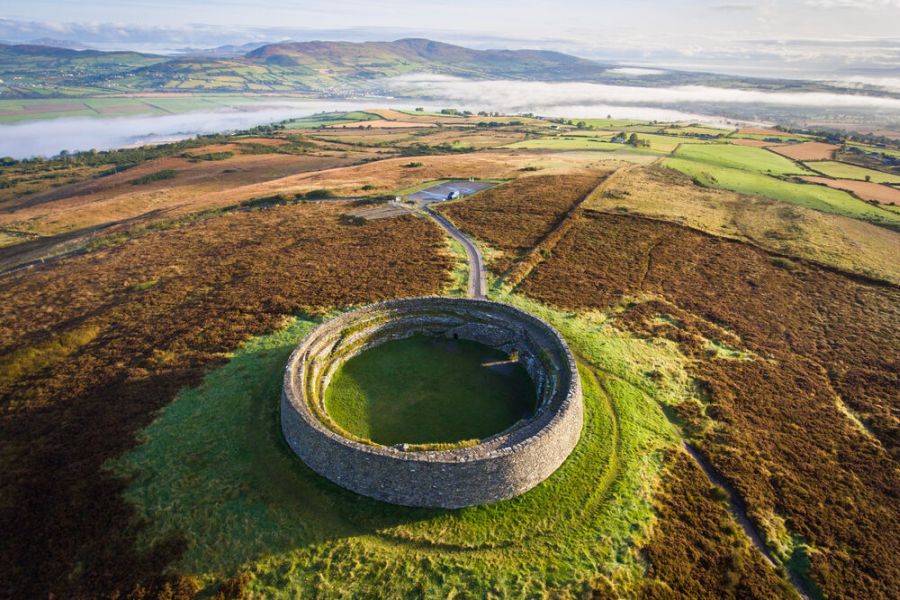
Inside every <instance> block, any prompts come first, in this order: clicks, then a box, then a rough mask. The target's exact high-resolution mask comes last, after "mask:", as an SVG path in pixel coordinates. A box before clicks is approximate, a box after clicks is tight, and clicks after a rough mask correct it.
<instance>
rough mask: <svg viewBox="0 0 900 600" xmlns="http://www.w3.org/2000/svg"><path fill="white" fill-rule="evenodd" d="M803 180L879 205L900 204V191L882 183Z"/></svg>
mask: <svg viewBox="0 0 900 600" xmlns="http://www.w3.org/2000/svg"><path fill="white" fill-rule="evenodd" d="M803 179H804V180H805V181H809V182H811V183H818V184H820V185H827V186H828V187H831V188H835V189H837V190H845V191H848V192H852V193H853V194H855V195H856V196H857V197H859V198H862V199H863V200H872V201H873V202H877V203H879V204H890V205H894V206H896V205H898V204H900V190H898V189H896V188H893V187H890V186H887V185H881V184H880V183H873V182H870V181H859V180H854V179H829V178H828V177H804V178H803Z"/></svg>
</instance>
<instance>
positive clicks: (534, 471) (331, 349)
mask: <svg viewBox="0 0 900 600" xmlns="http://www.w3.org/2000/svg"><path fill="white" fill-rule="evenodd" d="M416 334H425V335H438V336H447V337H455V338H458V339H465V340H472V341H476V342H480V343H483V344H486V345H489V346H492V347H494V348H498V349H501V350H503V351H505V352H508V353H512V352H513V351H515V352H516V353H517V355H518V360H519V361H520V362H521V363H522V364H523V366H524V367H525V369H526V370H527V371H528V373H529V375H530V376H531V379H532V381H533V382H534V384H535V389H536V392H537V399H538V404H537V408H536V410H535V412H534V414H533V415H532V416H531V417H529V418H528V419H523V420H521V421H519V422H518V423H516V424H515V425H513V426H512V427H510V428H509V429H507V430H505V431H502V432H500V433H498V434H496V435H494V436H491V437H490V438H487V439H484V440H481V441H480V443H479V444H477V445H474V446H468V447H462V448H454V449H450V450H416V451H411V450H409V449H407V448H406V447H404V446H402V445H400V446H392V447H386V446H380V445H377V444H374V443H373V442H370V441H368V440H362V439H354V438H353V436H352V435H350V434H348V433H346V432H344V431H342V430H341V428H340V427H339V426H338V425H337V424H336V423H334V422H333V421H332V420H331V419H330V417H329V416H328V414H327V413H326V411H325V408H324V397H325V393H324V392H325V389H326V388H327V387H328V383H329V382H330V380H331V377H332V375H333V374H334V373H335V371H336V370H337V368H338V367H339V366H340V365H341V364H343V363H344V362H346V361H347V360H349V359H350V358H352V357H353V356H355V355H357V354H359V353H361V352H364V351H365V350H367V349H369V348H372V347H374V346H377V345H379V344H382V343H384V342H387V341H389V340H394V339H402V338H405V337H410V336H412V335H416ZM582 424H583V408H582V398H581V382H580V380H579V377H578V370H577V368H576V365H575V360H574V358H573V357H572V353H571V351H570V350H569V348H568V346H567V345H566V343H565V341H564V340H563V339H562V337H561V336H560V335H559V333H557V332H556V330H554V329H553V328H552V327H550V325H548V324H547V323H545V322H544V321H542V320H540V319H538V318H536V317H534V316H532V315H530V314H528V313H526V312H524V311H522V310H519V309H517V308H514V307H512V306H509V305H507V304H502V303H498V302H492V301H488V300H479V299H468V298H466V299H463V298H444V297H426V298H409V299H403V300H391V301H388V302H382V303H379V304H373V305H370V306H366V307H364V308H360V309H358V310H355V311H352V312H349V313H345V314H343V315H341V316H339V317H336V318H334V319H332V320H330V321H327V322H326V323H323V324H322V325H320V326H319V327H317V328H316V329H314V330H313V331H312V332H310V333H309V334H308V335H307V336H306V337H305V338H304V339H303V340H302V341H301V342H300V344H299V345H298V346H297V348H296V349H295V350H294V352H293V354H292V355H291V357H290V359H289V360H288V364H287V367H286V370H285V376H284V388H283V393H282V398H281V427H282V431H283V433H284V437H285V439H286V440H287V442H288V444H289V445H290V447H291V448H292V449H293V451H294V452H295V453H296V454H297V455H298V456H299V457H300V458H301V459H302V460H303V461H304V462H305V463H306V464H307V465H308V466H309V467H310V468H312V469H313V470H314V471H316V472H317V473H319V474H320V475H322V476H324V477H326V478H328V479H330V480H331V481H333V482H334V483H336V484H338V485H340V486H343V487H345V488H347V489H349V490H352V491H354V492H357V493H359V494H363V495H365V496H370V497H373V498H377V499H378V500H382V501H385V502H391V503H394V504H402V505H406V506H428V507H440V508H460V507H464V506H472V505H476V504H485V503H489V502H496V501H499V500H505V499H508V498H512V497H514V496H517V495H519V494H521V493H523V492H526V491H527V490H529V489H531V488H532V487H534V486H536V485H537V484H539V483H540V482H541V481H543V480H544V479H546V478H547V477H549V476H550V475H551V474H552V473H553V472H554V471H555V470H556V469H557V468H559V466H560V465H561V464H562V463H563V461H565V459H566V457H568V455H569V454H570V453H571V451H572V449H573V448H574V447H575V445H576V444H577V443H578V439H579V438H580V436H581V429H582Z"/></svg>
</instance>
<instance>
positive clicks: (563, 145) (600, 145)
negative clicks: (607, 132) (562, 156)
mask: <svg viewBox="0 0 900 600" xmlns="http://www.w3.org/2000/svg"><path fill="white" fill-rule="evenodd" d="M504 148H522V149H529V150H599V151H603V152H615V151H618V152H631V153H637V154H656V155H661V154H665V153H664V152H660V151H658V150H653V149H652V148H635V147H633V146H629V145H628V144H614V143H612V142H607V141H604V140H602V139H598V138H593V137H562V138H559V137H545V138H540V139H535V140H525V141H523V142H516V143H514V144H509V145H508V146H504Z"/></svg>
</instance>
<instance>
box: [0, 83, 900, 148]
mask: <svg viewBox="0 0 900 600" xmlns="http://www.w3.org/2000/svg"><path fill="white" fill-rule="evenodd" d="M642 75H645V74H643V73H642ZM381 87H382V90H387V93H388V94H390V95H392V96H396V97H398V98H397V99H390V98H375V97H366V98H360V99H358V100H317V101H288V100H277V101H276V100H273V101H272V102H268V101H258V102H254V103H251V104H248V105H246V106H244V107H241V108H230V109H223V110H219V111H202V112H189V113H182V114H174V115H164V116H129V117H114V118H106V119H96V118H80V117H79V118H60V119H52V120H36V121H30V122H24V123H16V124H11V125H0V156H12V157H14V158H26V157H31V156H52V155H55V154H58V153H59V152H60V151H62V150H69V151H83V150H89V149H91V148H94V149H97V150H106V149H110V148H120V147H124V146H134V145H140V144H150V143H158V142H165V141H174V140H179V139H185V138H189V137H193V136H196V135H198V134H204V133H217V132H227V131H234V130H240V129H247V128H250V127H254V126H256V125H262V124H266V123H273V122H277V121H282V120H285V119H290V118H298V117H304V116H308V115H312V114H315V113H318V112H330V111H347V110H359V109H365V108H377V107H393V108H398V109H411V108H413V107H415V106H424V107H425V108H427V109H428V110H439V109H440V108H446V107H453V108H458V109H461V110H471V111H473V112H477V111H480V110H487V111H492V112H493V111H496V112H501V113H506V114H520V113H535V114H539V115H544V116H549V117H567V118H582V117H583V118H587V117H606V116H607V115H611V116H612V117H614V118H620V119H642V120H659V121H696V122H701V123H706V124H710V125H723V126H724V125H726V123H727V122H728V121H726V119H725V118H724V117H723V116H722V115H727V116H728V117H730V118H740V119H744V120H745V121H751V122H753V121H760V120H765V119H767V118H772V117H773V116H778V115H780V114H790V115H794V116H796V115H800V116H802V115H805V114H822V113H823V111H826V112H827V111H831V112H832V113H839V114H842V113H849V114H855V115H869V114H871V115H878V116H879V118H880V119H884V118H885V116H887V118H889V119H890V120H896V121H900V99H897V98H890V97H876V96H865V95H858V94H855V93H853V92H852V91H850V90H848V93H846V94H841V93H837V92H770V91H758V90H739V89H722V88H714V87H703V86H679V87H667V88H649V87H638V86H613V85H602V84H594V83H547V82H535V81H475V80H466V79H457V78H453V77H447V76H439V75H411V76H405V77H398V78H395V79H391V80H389V81H388V82H387V83H382V84H381ZM400 98H402V99H400ZM415 98H420V100H416V99H415ZM766 107H768V109H767V108H766Z"/></svg>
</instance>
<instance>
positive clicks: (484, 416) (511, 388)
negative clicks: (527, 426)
mask: <svg viewBox="0 0 900 600" xmlns="http://www.w3.org/2000/svg"><path fill="white" fill-rule="evenodd" d="M508 361H509V357H508V356H507V355H506V354H505V353H503V352H500V351H499V350H495V349H493V348H490V347H488V346H485V345H483V344H479V343H476V342H471V341H468V340H445V339H443V338H435V337H426V336H422V335H418V336H413V337H410V338H406V339H402V340H393V341H390V342H386V343H384V344H381V345H379V346H376V347H375V348H372V349H370V350H368V351H366V352H364V353H362V354H360V355H357V356H354V357H353V358H351V359H350V360H349V361H347V362H346V363H344V364H343V365H341V367H339V368H338V370H337V372H336V373H335V374H334V377H333V378H332V380H331V383H330V384H329V385H328V389H326V390H325V410H326V412H327V413H328V414H329V416H331V418H332V419H334V421H335V422H336V423H337V424H338V426H339V427H341V428H342V429H344V430H346V431H348V432H350V433H351V434H353V435H355V436H357V437H360V438H365V439H368V440H371V441H373V442H375V443H377V444H382V445H384V446H393V445H394V444H400V443H408V444H442V443H454V442H461V441H465V440H475V439H484V438H486V437H488V436H491V435H493V434H495V433H499V432H501V431H503V430H504V429H507V428H508V427H510V426H511V425H513V424H514V423H515V422H516V421H518V420H519V419H522V418H524V417H527V416H528V415H529V414H531V412H532V411H533V410H534V406H535V393H534V385H533V383H532V382H531V379H530V378H529V377H528V373H527V372H526V371H525V369H524V367H522V366H521V365H520V364H518V363H510V362H508ZM491 363H495V365H494V366H490V365H491Z"/></svg>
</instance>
